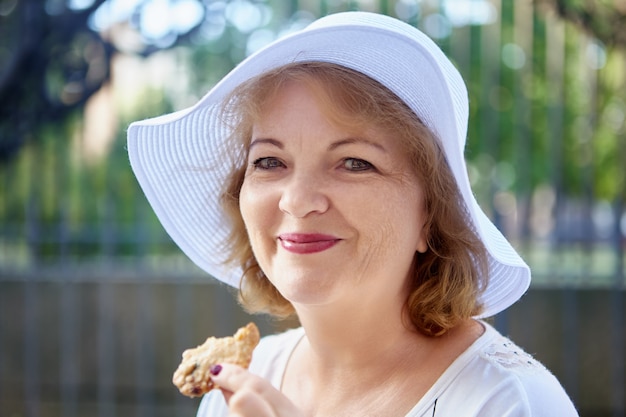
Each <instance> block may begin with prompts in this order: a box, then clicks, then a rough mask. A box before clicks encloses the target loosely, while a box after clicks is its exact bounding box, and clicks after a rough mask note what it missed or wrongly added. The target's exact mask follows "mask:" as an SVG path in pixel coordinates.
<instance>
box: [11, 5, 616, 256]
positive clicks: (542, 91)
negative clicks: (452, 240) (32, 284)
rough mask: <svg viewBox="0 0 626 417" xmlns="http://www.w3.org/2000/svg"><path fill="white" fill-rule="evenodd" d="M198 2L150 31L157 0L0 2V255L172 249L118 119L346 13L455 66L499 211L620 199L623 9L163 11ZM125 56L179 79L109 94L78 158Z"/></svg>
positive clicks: (178, 102)
mask: <svg viewBox="0 0 626 417" xmlns="http://www.w3.org/2000/svg"><path fill="white" fill-rule="evenodd" d="M192 3H194V4H195V8H194V9H185V10H195V11H196V13H197V16H196V18H195V19H191V20H189V19H187V20H188V21H189V22H188V23H187V25H186V26H185V25H182V23H178V24H177V25H174V24H173V23H171V22H172V21H173V20H171V21H169V26H167V24H168V21H167V19H166V20H164V21H163V22H164V23H163V24H164V25H166V26H164V27H165V29H163V30H162V31H161V32H159V34H158V36H157V35H156V34H155V33H153V32H149V29H150V25H149V24H148V23H147V21H146V20H145V19H143V17H144V16H148V17H151V18H153V17H154V16H155V15H154V13H156V12H155V11H154V10H153V8H154V2H152V1H150V0H137V1H135V2H131V3H128V2H126V3H124V2H122V1H120V0H117V1H116V0H92V1H87V0H85V1H77V0H73V1H69V0H68V1H65V0H47V1H39V0H23V1H17V0H0V115H1V117H0V236H2V239H3V241H4V242H5V247H6V248H8V247H10V248H12V249H11V250H7V252H6V253H7V254H5V255H4V256H5V260H6V259H8V258H11V257H12V254H13V253H17V254H27V255H24V257H25V258H24V259H26V261H25V262H30V261H31V260H32V259H34V258H37V259H39V258H48V257H49V258H55V257H58V256H66V255H67V254H69V255H67V256H76V257H80V256H83V255H84V254H91V255H94V256H96V255H98V256H100V255H102V254H103V253H104V254H108V255H112V256H126V255H134V254H137V253H138V252H142V253H148V252H149V253H157V254H158V253H162V252H170V251H175V249H173V247H172V245H171V244H170V243H169V239H168V238H167V237H166V236H165V235H164V233H163V231H162V230H161V228H160V226H159V224H158V222H157V220H156V218H155V217H154V215H153V214H152V212H151V210H150V209H149V207H148V206H147V204H146V203H145V200H144V199H143V196H142V195H141V192H140V190H139V189H138V186H137V185H136V183H135V180H134V178H133V175H132V173H131V171H130V168H129V166H128V162H127V156H126V152H125V149H124V141H125V127H126V126H127V125H128V123H129V122H130V121H132V120H136V119H140V118H144V117H152V116H156V115H158V114H162V113H165V112H169V111H172V110H175V109H179V108H181V107H183V106H186V105H190V104H191V103H193V102H194V101H195V100H197V99H198V98H199V97H200V96H201V95H203V94H204V93H205V92H206V91H207V90H208V89H209V88H210V87H211V86H213V85H214V84H215V83H216V82H218V81H219V79H220V78H221V77H222V76H223V75H225V74H226V73H227V72H228V71H229V70H230V69H231V68H232V67H233V66H234V65H235V64H236V63H237V62H239V61H240V60H241V59H243V58H245V56H246V55H248V54H249V53H251V52H253V51H254V50H255V49H257V48H258V47H260V46H262V45H263V44H264V43H267V42H269V41H271V40H272V39H275V38H276V37H278V36H281V35H283V34H285V33H287V32H289V31H292V30H295V29H297V28H300V27H303V26H304V25H306V24H307V23H308V22H310V21H312V20H313V19H314V18H316V17H317V16H320V15H323V14H327V13H333V12H338V11H343V10H357V9H360V10H369V11H379V12H383V13H388V14H391V15H395V16H398V17H400V18H402V19H404V20H406V21H408V22H410V23H412V24H415V25H417V26H418V27H420V28H421V29H423V30H424V31H426V32H427V33H428V34H429V35H431V36H432V37H433V38H435V40H436V41H437V42H438V43H439V44H440V45H441V47H442V48H443V49H444V50H445V51H446V53H448V54H449V56H450V57H451V58H452V59H453V61H454V62H455V63H456V64H457V66H458V67H459V69H460V71H461V73H462V74H463V76H464V78H465V79H466V81H467V83H468V89H469V94H470V101H471V116H470V130H469V134H468V146H467V158H468V162H469V169H470V174H471V177H472V181H473V185H474V188H475V191H476V193H477V196H478V197H479V200H480V201H481V202H482V203H483V205H484V206H485V207H486V208H487V209H488V210H489V209H491V214H492V215H493V216H494V217H497V216H506V214H507V213H506V209H505V208H503V206H502V205H501V204H499V203H498V201H505V200H497V198H496V196H497V195H498V194H499V193H500V194H501V193H508V194H507V195H510V196H513V198H515V199H517V200H516V201H517V204H524V201H530V200H531V198H532V196H533V195H534V193H535V192H536V190H537V189H538V188H541V187H545V186H547V187H549V188H550V189H551V190H553V192H554V193H555V194H556V195H557V197H558V198H566V199H578V198H582V197H589V198H592V199H593V200H606V201H616V200H618V199H619V200H620V201H622V200H623V196H624V188H625V184H624V178H625V177H626V174H625V172H624V171H625V168H624V164H623V162H622V161H623V160H624V159H626V145H625V144H624V142H625V138H624V137H625V135H626V127H625V126H626V123H625V121H624V120H625V115H626V103H625V99H624V97H625V96H626V94H625V93H626V77H625V75H624V74H626V71H625V68H624V67H625V63H626V58H625V56H624V37H623V34H622V33H620V32H622V31H624V30H626V29H623V28H626V25H623V24H621V23H620V25H621V26H618V27H619V28H620V29H619V30H616V29H615V28H616V26H614V25H616V24H617V23H619V22H622V21H623V20H622V19H623V16H624V13H623V11H622V10H620V9H618V8H617V6H615V4H617V3H615V4H614V3H613V2H609V1H602V2H595V3H593V2H578V1H574V0H571V1H556V0H554V1H547V0H546V1H538V0H537V1H536V2H535V3H528V2H514V1H503V2H500V3H497V2H495V3H492V2H490V1H489V0H482V1H469V0H467V1H461V0H459V1H454V2H453V1H450V0H448V1H446V0H442V1H438V2H428V1H417V0H415V1H413V0H388V1H383V0H379V1H342V0H325V1H306V0H301V1H297V0H291V1H286V2H284V1H278V0H231V1H227V2H224V1H212V2H201V1H196V0H177V1H171V2H169V3H167V4H169V6H168V7H170V10H169V11H168V13H170V14H171V15H172V16H174V15H176V14H175V10H176V7H183V6H185V7H191V6H192ZM592 3H593V4H595V5H594V6H593V10H591V9H589V7H591V6H589V5H590V4H592ZM124 4H126V9H124V8H123V7H121V6H120V5H124ZM499 5H500V6H499ZM612 5H613V6H612ZM498 7H500V8H498ZM610 7H614V10H610V9H609V8H610ZM116 10H117V11H116ZM150 13H152V14H150ZM161 13H163V10H161ZM166 15H167V13H166ZM103 16H104V17H103ZM176 16H178V15H176ZM185 16H186V17H189V13H187V14H186V15H185ZM166 17H167V16H166ZM170 17H171V16H170ZM161 18H163V16H162V15H161ZM107 19H108V20H107ZM171 19H174V17H171ZM564 19H565V20H564ZM153 23H154V22H153ZM38 25H39V26H38ZM123 57H134V59H137V62H144V64H145V63H146V62H151V61H150V59H152V58H154V57H164V58H163V59H165V60H166V61H167V62H173V63H174V64H173V65H174V66H175V69H174V70H173V71H174V74H176V75H175V76H174V77H170V78H167V79H166V80H165V83H163V84H161V85H154V84H148V85H147V86H139V85H138V86H136V89H137V90H138V91H125V92H124V93H125V95H123V96H122V97H121V98H120V97H118V98H117V99H115V100H113V101H111V103H113V105H116V106H117V109H116V116H117V117H116V118H115V119H114V120H113V121H112V122H111V123H112V124H114V126H109V127H111V128H112V129H113V130H114V137H113V138H112V139H111V144H110V145H109V146H108V147H107V148H106V149H105V151H104V152H103V153H101V154H99V155H98V156H97V157H87V156H86V153H85V147H86V145H85V143H86V141H87V140H88V139H89V137H85V135H87V133H86V132H88V129H87V127H88V126H86V124H87V121H86V118H85V117H84V115H85V112H86V106H87V105H88V103H89V102H90V100H92V99H93V98H94V97H95V95H96V94H97V93H100V92H102V91H103V89H106V88H108V87H110V86H115V85H116V82H118V81H119V80H116V78H115V76H114V77H113V78H111V74H112V73H113V68H115V65H116V62H117V61H118V60H119V59H120V58H123ZM166 61H155V63H153V64H150V65H152V66H149V65H145V66H143V67H141V68H142V69H141V70H140V71H146V72H147V71H148V70H150V71H151V70H154V69H155V68H154V67H155V66H159V65H160V64H159V63H158V62H166ZM124 68H128V67H124ZM118 75H123V74H118ZM144 78H149V75H148V74H145V75H144ZM124 88H125V89H128V86H124ZM129 96H132V97H134V98H133V100H135V101H132V100H130V101H129V100H128V99H127V97H129ZM520 202H521V203H520ZM524 215H525V216H526V218H525V219H521V221H522V222H524V221H526V222H528V217H529V216H530V214H529V213H525V214H524ZM6 242H8V243H6ZM20 256H22V255H20Z"/></svg>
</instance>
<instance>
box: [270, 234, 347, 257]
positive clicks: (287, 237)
mask: <svg viewBox="0 0 626 417" xmlns="http://www.w3.org/2000/svg"><path fill="white" fill-rule="evenodd" d="M340 240H341V239H339V238H337V237H335V236H330V235H323V234H318V233H310V234H309V233H306V234H305V233H284V234H281V235H279V236H278V241H279V242H280V245H281V246H282V247H283V249H285V250H286V251H288V252H291V253H296V254H300V255H304V254H309V253H317V252H323V251H325V250H326V249H330V248H332V247H333V246H335V245H336V244H337V243H339V241H340Z"/></svg>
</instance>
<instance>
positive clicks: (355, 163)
mask: <svg viewBox="0 0 626 417" xmlns="http://www.w3.org/2000/svg"><path fill="white" fill-rule="evenodd" d="M343 166H344V168H345V169H347V170H348V171H369V170H371V169H374V165H372V164H370V163H369V162H367V161H365V160H363V159H358V158H346V159H344V161H343Z"/></svg>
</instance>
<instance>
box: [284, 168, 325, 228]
mask: <svg viewBox="0 0 626 417" xmlns="http://www.w3.org/2000/svg"><path fill="white" fill-rule="evenodd" d="M329 206H330V201H329V199H328V195H327V194H326V192H325V191H324V187H323V181H322V180H320V179H319V178H316V177H315V176H313V175H306V174H299V175H294V176H293V177H291V178H289V180H288V181H287V182H286V184H285V186H284V188H283V190H282V194H281V196H280V201H279V203H278V207H279V208H280V210H281V211H282V212H283V213H286V214H289V215H291V216H293V217H296V218H304V217H307V216H308V215H310V214H312V213H318V214H321V213H324V212H326V211H327V210H328V208H329Z"/></svg>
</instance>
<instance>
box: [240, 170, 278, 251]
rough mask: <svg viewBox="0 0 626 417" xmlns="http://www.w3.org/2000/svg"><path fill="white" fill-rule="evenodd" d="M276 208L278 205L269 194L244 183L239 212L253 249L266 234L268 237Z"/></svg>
mask: <svg viewBox="0 0 626 417" xmlns="http://www.w3.org/2000/svg"><path fill="white" fill-rule="evenodd" d="M275 207H277V203H276V202H275V201H274V200H273V199H272V198H271V196H270V195H269V194H268V193H267V192H264V191H263V190H261V189H259V187H256V186H251V185H249V184H247V183H246V182H244V184H243V186H242V187H241V192H240V193H239V211H240V213H241V218H242V219H243V222H244V224H245V226H246V230H247V231H248V236H249V238H250V241H251V244H252V247H253V249H255V246H257V245H258V242H259V241H260V239H262V238H263V236H264V233H265V235H267V232H269V231H270V230H271V224H272V219H274V217H275V214H274V213H275V212H276V210H275ZM255 250H256V249H255Z"/></svg>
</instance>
